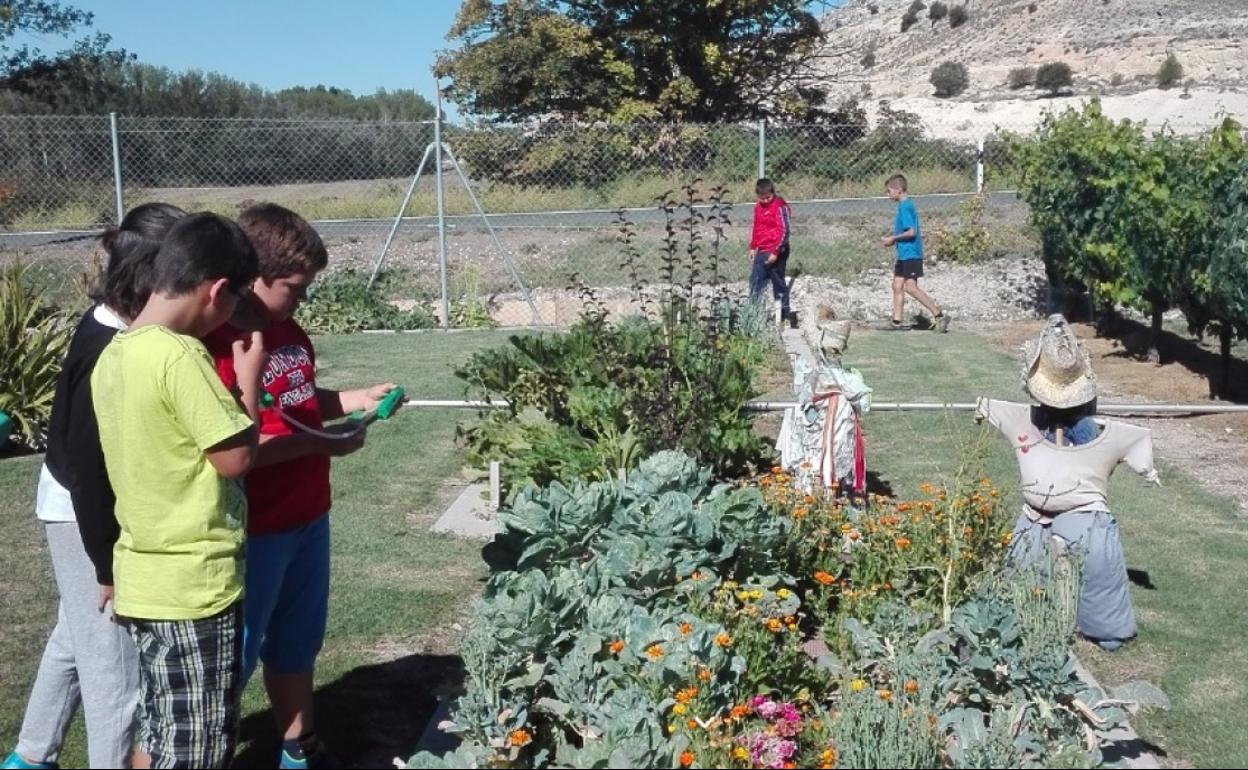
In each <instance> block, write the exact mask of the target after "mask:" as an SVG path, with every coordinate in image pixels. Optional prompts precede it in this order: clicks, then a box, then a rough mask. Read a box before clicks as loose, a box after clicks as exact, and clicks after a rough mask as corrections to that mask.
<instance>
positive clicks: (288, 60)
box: [18, 0, 460, 98]
mask: <svg viewBox="0 0 1248 770" xmlns="http://www.w3.org/2000/svg"><path fill="white" fill-rule="evenodd" d="M67 4H68V5H71V6H74V7H77V8H81V9H83V10H86V11H91V12H92V13H94V14H95V28H96V29H98V30H100V31H102V32H107V33H109V34H110V35H112V36H113V41H114V43H115V44H116V45H117V46H120V47H122V48H125V49H126V50H128V51H131V52H133V53H136V54H138V56H139V60H140V61H143V62H146V63H148V64H158V65H163V66H166V67H170V68H172V69H175V70H184V69H200V70H208V71H215V72H220V73H222V74H224V75H228V76H230V77H233V78H237V79H239V80H243V81H246V82H249V83H257V84H259V85H261V86H263V87H264V88H268V89H272V90H277V89H281V88H285V87H287V86H295V85H304V86H313V85H317V84H318V83H319V84H323V85H327V86H338V87H340V88H349V89H350V90H351V91H352V92H354V93H357V94H367V93H372V92H373V91H375V90H376V89H377V88H379V87H381V88H387V89H396V88H411V89H413V90H415V91H418V92H419V93H421V94H424V95H425V96H426V97H429V98H432V97H433V93H434V86H433V76H432V74H431V73H430V68H431V67H432V66H433V61H434V57H435V52H436V51H437V50H438V49H440V48H446V47H448V43H447V41H446V32H447V30H448V29H450V26H451V23H452V22H453V21H454V19H455V12H456V11H457V10H458V9H459V5H460V0H407V1H406V2H403V1H401V0H364V1H363V2H349V0H333V1H332V2H331V1H330V0H304V1H303V2H299V1H298V0H209V2H197V3H189V2H181V1H180V0H173V1H172V2H170V0H163V1H161V2H157V1H156V0H67ZM30 41H31V42H33V43H35V44H37V45H39V46H40V47H41V48H44V49H46V50H49V51H57V50H61V49H62V48H64V47H66V42H65V41H64V40H62V39H61V38H57V37H37V38H30ZM18 42H25V40H24V39H21V38H19V39H18Z"/></svg>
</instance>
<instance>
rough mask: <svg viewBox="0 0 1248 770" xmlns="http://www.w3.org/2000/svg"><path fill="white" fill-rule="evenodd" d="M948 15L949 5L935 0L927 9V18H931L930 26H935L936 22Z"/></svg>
mask: <svg viewBox="0 0 1248 770" xmlns="http://www.w3.org/2000/svg"><path fill="white" fill-rule="evenodd" d="M948 15H949V6H947V5H945V4H944V3H942V2H940V0H937V2H934V3H932V5H931V7H930V8H928V9H927V18H929V19H931V20H932V26H933V27H934V26H936V22H938V21H940V20H941V19H943V18H945V17H946V16H948Z"/></svg>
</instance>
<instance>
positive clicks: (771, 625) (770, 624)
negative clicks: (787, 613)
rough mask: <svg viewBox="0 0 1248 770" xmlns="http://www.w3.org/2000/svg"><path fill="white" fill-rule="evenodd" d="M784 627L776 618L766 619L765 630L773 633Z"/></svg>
mask: <svg viewBox="0 0 1248 770" xmlns="http://www.w3.org/2000/svg"><path fill="white" fill-rule="evenodd" d="M783 629H784V624H783V623H781V622H780V621H779V620H778V619H776V618H770V619H768V621H767V630H768V631H770V632H772V633H773V634H778V633H780V632H781V631H782V630H783Z"/></svg>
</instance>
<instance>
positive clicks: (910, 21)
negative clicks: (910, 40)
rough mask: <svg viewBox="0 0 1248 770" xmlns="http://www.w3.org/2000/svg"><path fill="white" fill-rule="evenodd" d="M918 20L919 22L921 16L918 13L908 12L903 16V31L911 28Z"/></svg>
mask: <svg viewBox="0 0 1248 770" xmlns="http://www.w3.org/2000/svg"><path fill="white" fill-rule="evenodd" d="M918 22H919V17H918V16H917V15H916V14H913V13H909V12H907V13H906V15H905V16H902V17H901V31H902V32H905V31H907V30H909V29H910V28H911V27H913V26H914V25H915V24H917V23H918Z"/></svg>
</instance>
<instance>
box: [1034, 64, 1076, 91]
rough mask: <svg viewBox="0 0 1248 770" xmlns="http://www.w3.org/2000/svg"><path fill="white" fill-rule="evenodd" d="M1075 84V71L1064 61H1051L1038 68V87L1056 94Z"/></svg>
mask: <svg viewBox="0 0 1248 770" xmlns="http://www.w3.org/2000/svg"><path fill="white" fill-rule="evenodd" d="M1074 84H1075V73H1074V72H1073V71H1072V70H1071V68H1070V65H1069V64H1067V63H1066V62H1064V61H1055V62H1049V63H1048V64H1045V65H1043V66H1041V67H1040V69H1038V70H1036V88H1040V89H1043V90H1045V91H1048V92H1049V94H1050V95H1052V96H1056V95H1058V94H1059V93H1061V92H1062V91H1065V90H1066V89H1068V88H1070V87H1071V86H1072V85H1074Z"/></svg>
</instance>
